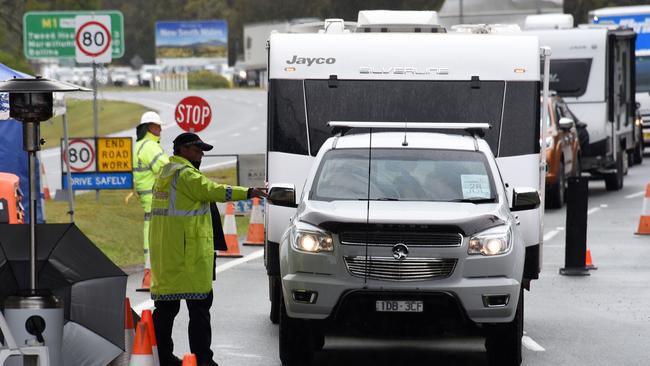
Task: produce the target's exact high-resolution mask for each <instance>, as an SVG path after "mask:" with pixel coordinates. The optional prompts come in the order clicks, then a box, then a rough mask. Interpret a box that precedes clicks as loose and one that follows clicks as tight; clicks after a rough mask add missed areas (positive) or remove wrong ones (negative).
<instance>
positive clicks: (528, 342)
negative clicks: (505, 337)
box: [521, 335, 546, 352]
mask: <svg viewBox="0 0 650 366" xmlns="http://www.w3.org/2000/svg"><path fill="white" fill-rule="evenodd" d="M521 343H522V344H523V345H524V347H526V348H528V349H529V350H531V351H535V352H544V351H546V349H545V348H544V347H542V346H540V345H539V343H537V342H535V341H534V340H533V339H532V338H530V337H529V336H527V335H525V336H523V337H521Z"/></svg>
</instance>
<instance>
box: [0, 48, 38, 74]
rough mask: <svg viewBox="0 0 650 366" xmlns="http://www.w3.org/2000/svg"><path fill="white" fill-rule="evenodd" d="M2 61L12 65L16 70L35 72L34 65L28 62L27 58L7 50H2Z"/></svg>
mask: <svg viewBox="0 0 650 366" xmlns="http://www.w3.org/2000/svg"><path fill="white" fill-rule="evenodd" d="M0 63H1V64H4V65H5V66H7V67H10V68H12V69H14V70H16V71H20V72H24V73H25V74H33V73H34V70H32V66H31V65H30V64H29V63H27V61H26V60H25V58H23V57H19V56H17V55H15V54H11V53H8V52H5V51H0Z"/></svg>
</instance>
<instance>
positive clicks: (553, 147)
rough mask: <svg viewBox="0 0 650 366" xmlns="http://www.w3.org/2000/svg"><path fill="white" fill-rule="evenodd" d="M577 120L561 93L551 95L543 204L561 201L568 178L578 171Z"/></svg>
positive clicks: (576, 174)
mask: <svg viewBox="0 0 650 366" xmlns="http://www.w3.org/2000/svg"><path fill="white" fill-rule="evenodd" d="M577 123H578V121H577V120H576V118H575V116H574V115H573V113H571V111H570V110H569V108H568V107H567V105H566V104H565V103H564V101H563V100H562V97H559V96H557V95H555V96H553V97H551V98H550V104H549V110H548V114H547V116H546V126H547V131H548V132H547V135H546V136H547V137H546V141H545V144H546V163H547V167H546V205H547V206H548V207H549V208H561V207H562V206H563V205H564V202H565V197H566V189H567V178H569V177H575V176H579V175H580V139H579V138H578V128H579V127H578V125H577Z"/></svg>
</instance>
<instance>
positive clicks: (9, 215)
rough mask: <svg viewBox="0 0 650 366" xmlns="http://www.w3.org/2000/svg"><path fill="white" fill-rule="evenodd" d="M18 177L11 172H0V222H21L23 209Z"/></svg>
mask: <svg viewBox="0 0 650 366" xmlns="http://www.w3.org/2000/svg"><path fill="white" fill-rule="evenodd" d="M22 198H23V194H22V192H21V191H20V179H19V178H18V176H17V175H15V174H11V173H0V223H1V224H23V223H24V221H25V210H24V208H23V205H22V204H21V203H20V200H21V199H22Z"/></svg>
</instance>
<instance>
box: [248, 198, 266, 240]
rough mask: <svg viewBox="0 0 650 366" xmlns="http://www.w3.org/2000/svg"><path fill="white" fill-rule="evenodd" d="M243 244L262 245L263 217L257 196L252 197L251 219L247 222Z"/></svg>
mask: <svg viewBox="0 0 650 366" xmlns="http://www.w3.org/2000/svg"><path fill="white" fill-rule="evenodd" d="M244 245H264V217H262V208H261V207H260V199H259V198H257V197H255V198H253V210H252V211H251V221H250V223H249V224H248V235H247V236H246V241H245V242H244Z"/></svg>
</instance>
